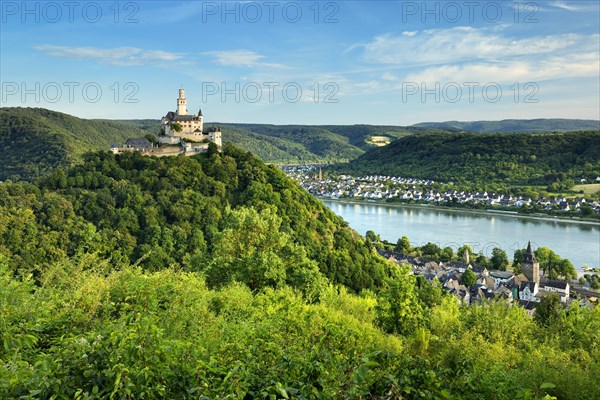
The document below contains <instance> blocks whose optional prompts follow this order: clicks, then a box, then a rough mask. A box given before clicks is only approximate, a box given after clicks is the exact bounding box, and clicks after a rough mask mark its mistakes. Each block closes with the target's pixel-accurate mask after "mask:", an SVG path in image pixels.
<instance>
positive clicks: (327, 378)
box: [0, 146, 600, 400]
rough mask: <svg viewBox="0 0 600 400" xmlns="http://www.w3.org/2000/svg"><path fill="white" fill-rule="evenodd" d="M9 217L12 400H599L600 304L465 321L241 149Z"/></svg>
mask: <svg viewBox="0 0 600 400" xmlns="http://www.w3.org/2000/svg"><path fill="white" fill-rule="evenodd" d="M0 222H1V223H0V398H3V399H4V398H7V399H12V398H23V399H33V398H36V399H37V398H41V399H52V398H57V399H58V398H65V399H67V398H68V399H70V398H75V399H91V398H94V399H111V398H112V399H114V398H120V399H133V398H136V399H137V398H152V399H153V398H166V399H175V398H182V399H183V398H199V399H259V398H260V399H276V398H294V399H331V398H341V399H400V398H402V399H454V398H457V399H465V400H467V399H482V398H485V399H487V398H490V399H543V398H547V399H549V398H552V397H555V398H560V399H577V400H580V399H581V400H584V399H585V400H588V399H593V398H599V397H600V384H599V383H598V380H597V379H596V378H597V377H598V376H599V374H600V307H595V308H591V309H590V308H588V307H583V306H580V305H579V304H578V303H577V302H574V303H572V304H571V306H570V308H569V309H568V310H564V309H563V308H562V307H561V306H560V304H556V302H555V301H554V300H547V301H548V302H550V301H554V303H552V304H549V305H546V304H541V305H540V306H541V307H546V308H547V311H548V312H545V311H544V308H542V309H538V312H539V314H537V315H538V317H536V319H535V320H534V319H530V318H528V317H527V315H526V313H525V311H524V310H523V309H522V308H520V307H510V306H506V305H505V304H503V303H500V302H498V303H495V302H491V303H486V304H484V305H483V306H481V307H479V306H472V307H466V306H460V305H459V304H458V302H457V301H456V299H455V298H454V297H451V296H449V295H447V294H446V292H445V291H444V290H443V289H442V287H441V285H440V284H439V282H436V281H435V280H434V283H433V284H432V285H430V284H429V283H428V282H426V281H425V280H424V279H423V278H422V277H415V276H413V275H410V273H409V271H410V268H409V267H407V266H404V267H401V268H397V267H396V266H395V265H392V264H390V263H387V262H385V261H384V260H383V259H381V258H380V257H378V256H377V255H376V253H375V251H374V250H373V248H372V246H371V244H370V243H368V242H366V241H364V240H363V239H362V238H361V237H360V236H359V235H358V234H356V232H354V231H352V230H351V229H349V228H348V226H347V224H345V223H344V222H343V221H342V220H341V219H340V218H338V217H336V216H335V215H334V214H333V213H331V212H330V211H329V210H327V209H326V208H325V207H324V206H323V204H322V203H320V202H319V201H317V200H315V199H314V198H312V197H311V196H310V195H308V194H307V193H306V192H305V191H303V190H302V189H301V188H300V187H299V186H297V185H296V184H294V183H293V182H291V181H290V180H289V179H288V178H286V177H285V175H284V174H283V173H281V172H280V171H279V170H278V169H276V168H275V167H272V166H266V165H265V164H264V163H262V162H261V161H260V160H258V159H256V158H255V157H254V156H252V154H249V153H244V152H242V151H240V150H238V149H236V148H234V147H232V146H226V147H225V148H224V151H223V152H222V153H217V152H213V153H211V154H205V155H199V156H196V157H191V158H188V157H170V158H160V159H159V158H149V157H142V156H141V155H140V154H136V153H130V154H123V155H120V156H114V155H112V154H110V153H92V154H87V155H85V157H84V162H83V164H81V165H79V166H77V167H73V168H69V169H60V168H59V169H57V170H55V171H54V172H52V173H50V174H49V175H47V176H45V177H44V178H41V179H39V180H38V181H37V182H36V183H35V184H32V183H26V182H18V183H13V182H12V181H6V182H3V183H0ZM373 235H374V236H375V237H374V239H375V240H379V238H378V237H377V235H376V234H374V233H373ZM373 235H371V234H369V236H373ZM371 239H373V237H371ZM404 239H406V240H404ZM390 245H391V244H390ZM398 245H399V247H400V248H402V249H405V250H409V249H410V242H409V241H408V239H407V238H401V240H400V241H399V243H398ZM423 247H424V248H421V249H417V250H418V251H419V252H424V253H436V254H437V253H440V256H443V255H444V254H446V256H448V257H451V255H452V254H451V251H450V252H449V253H448V251H447V249H439V247H437V246H436V245H432V244H428V245H426V246H423ZM536 256H538V255H537V254H536ZM539 257H540V259H544V257H546V258H547V259H548V260H549V261H548V262H546V260H545V259H544V260H543V261H544V262H545V263H546V264H547V265H554V264H555V261H556V260H554V257H553V256H552V254H551V253H549V252H546V251H545V250H544V251H542V252H541V253H540V254H539ZM553 263H554V264H553ZM559 265H560V263H559ZM467 274H468V273H467V272H466V273H465V274H463V277H464V276H465V275H467ZM545 301H546V300H545Z"/></svg>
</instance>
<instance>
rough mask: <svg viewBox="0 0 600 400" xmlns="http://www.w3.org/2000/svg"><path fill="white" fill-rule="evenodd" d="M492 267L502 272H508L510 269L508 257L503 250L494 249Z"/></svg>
mask: <svg viewBox="0 0 600 400" xmlns="http://www.w3.org/2000/svg"><path fill="white" fill-rule="evenodd" d="M490 261H491V263H492V267H493V268H494V269H497V270H500V271H506V267H508V256H507V255H506V252H505V251H504V250H502V249H501V248H498V247H494V248H493V249H492V257H491V258H490Z"/></svg>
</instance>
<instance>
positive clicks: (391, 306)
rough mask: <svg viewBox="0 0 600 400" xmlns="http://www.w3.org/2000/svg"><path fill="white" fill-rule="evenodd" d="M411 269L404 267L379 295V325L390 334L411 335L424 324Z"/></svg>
mask: <svg viewBox="0 0 600 400" xmlns="http://www.w3.org/2000/svg"><path fill="white" fill-rule="evenodd" d="M409 268H410V267H409V266H406V265H405V266H403V267H402V268H401V270H400V271H399V274H398V275H397V276H395V277H394V279H393V280H391V282H390V283H389V287H388V288H387V289H386V290H383V291H382V292H381V293H380V295H379V299H378V302H377V306H376V308H375V309H376V312H377V323H378V324H379V326H381V328H382V329H383V330H384V331H386V332H388V333H399V334H410V333H413V332H415V331H416V330H417V328H418V327H420V326H422V324H423V310H422V303H421V302H420V301H419V298H418V296H417V293H416V282H415V278H414V276H412V275H408V270H409Z"/></svg>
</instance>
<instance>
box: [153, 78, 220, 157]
mask: <svg viewBox="0 0 600 400" xmlns="http://www.w3.org/2000/svg"><path fill="white" fill-rule="evenodd" d="M161 133H162V135H161V136H160V137H159V138H158V141H159V142H160V143H165V144H179V143H182V142H184V141H185V142H187V143H190V144H193V143H208V142H212V143H214V144H216V145H217V147H221V146H222V141H221V130H220V129H219V128H209V129H208V130H206V131H205V130H204V117H203V115H202V110H199V111H198V115H189V114H188V110H187V100H186V98H185V90H184V89H183V88H181V89H179V97H178V98H177V111H169V112H168V113H167V115H165V116H164V117H162V132H161ZM186 139H187V140H186ZM201 147H203V146H196V145H194V146H193V148H195V149H197V148H201ZM204 147H208V144H207V145H206V146H204Z"/></svg>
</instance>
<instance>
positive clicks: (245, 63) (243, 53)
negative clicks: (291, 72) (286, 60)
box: [202, 50, 286, 68]
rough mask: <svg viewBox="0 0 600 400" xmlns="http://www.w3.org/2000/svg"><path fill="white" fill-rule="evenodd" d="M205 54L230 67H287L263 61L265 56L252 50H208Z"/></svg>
mask: <svg viewBox="0 0 600 400" xmlns="http://www.w3.org/2000/svg"><path fill="white" fill-rule="evenodd" d="M202 54H203V55H206V56H210V57H213V59H214V61H215V62H216V63H217V64H219V65H225V66H230V67H256V66H260V67H270V68H286V66H285V65H283V64H274V63H266V62H262V61H261V60H263V59H264V58H266V57H265V56H263V55H261V54H258V53H255V52H254V51H250V50H229V51H207V52H204V53H202Z"/></svg>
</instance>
